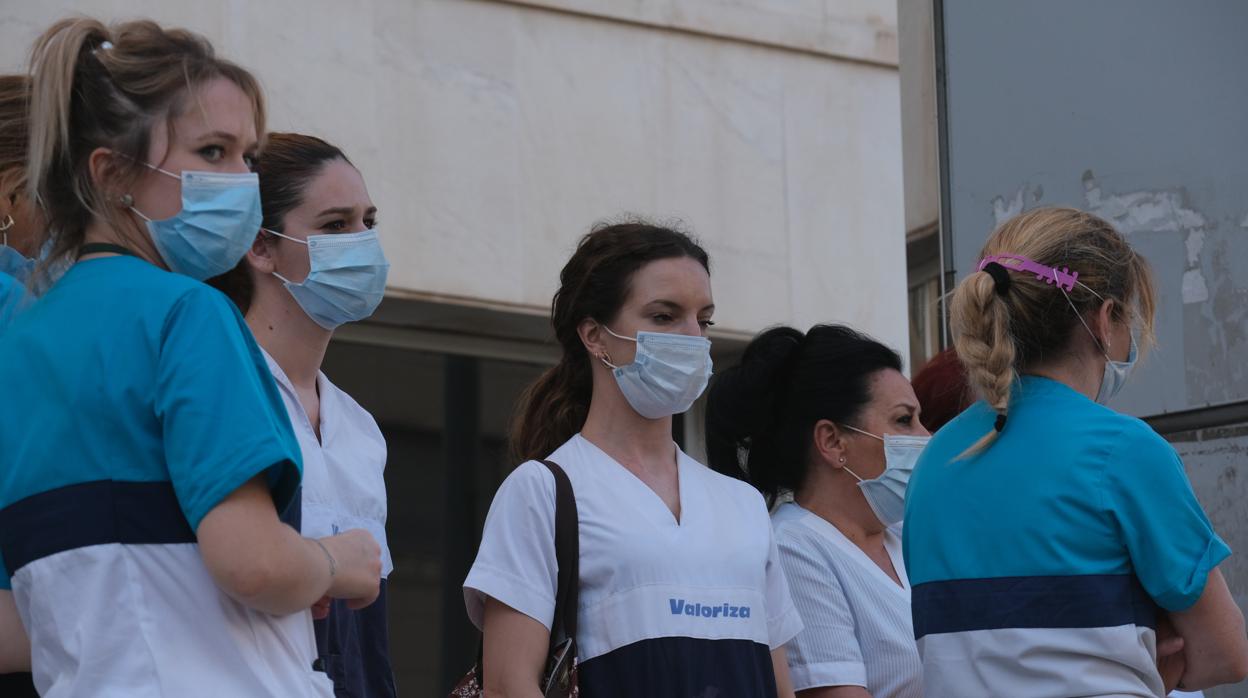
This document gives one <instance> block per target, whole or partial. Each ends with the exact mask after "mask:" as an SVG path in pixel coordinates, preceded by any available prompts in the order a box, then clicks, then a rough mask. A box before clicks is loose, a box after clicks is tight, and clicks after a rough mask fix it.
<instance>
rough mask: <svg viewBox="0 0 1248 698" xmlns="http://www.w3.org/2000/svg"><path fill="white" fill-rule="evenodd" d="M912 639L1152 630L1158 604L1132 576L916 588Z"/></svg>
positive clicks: (931, 584)
mask: <svg viewBox="0 0 1248 698" xmlns="http://www.w3.org/2000/svg"><path fill="white" fill-rule="evenodd" d="M910 603H911V609H912V612H913V614H914V637H915V639H916V640H917V639H920V638H922V637H923V636H925V635H936V634H940V633H961V632H970V631H973V630H999V629H1003V628H1113V627H1117V626H1120V625H1136V626H1140V627H1148V628H1156V627H1157V605H1156V604H1155V603H1154V602H1153V600H1152V598H1151V597H1149V595H1148V593H1147V592H1145V591H1144V588H1143V587H1142V586H1140V582H1139V580H1138V579H1136V577H1135V575H1133V574H1099V575H1098V574H1090V575H1075V576H1051V577H996V578H991V579H959V580H953V581H946V582H928V583H925V584H917V585H915V587H914V589H913V590H912V592H911V596H910Z"/></svg>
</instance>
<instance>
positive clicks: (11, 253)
mask: <svg viewBox="0 0 1248 698" xmlns="http://www.w3.org/2000/svg"><path fill="white" fill-rule="evenodd" d="M12 227H13V219H12V218H11V217H6V220H5V224H0V231H3V232H0V235H2V236H3V237H2V238H0V239H2V240H3V242H2V243H0V274H8V275H9V276H11V277H13V278H15V279H17V280H18V281H20V282H21V283H26V282H27V281H29V280H30V275H31V273H32V272H33V271H34V270H35V260H33V259H31V258H30V257H27V256H26V255H24V254H22V253H21V252H18V251H17V250H16V249H14V248H12V247H9V233H8V230H9V228H12Z"/></svg>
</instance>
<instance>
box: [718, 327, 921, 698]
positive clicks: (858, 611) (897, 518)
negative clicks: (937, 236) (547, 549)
mask: <svg viewBox="0 0 1248 698" xmlns="http://www.w3.org/2000/svg"><path fill="white" fill-rule="evenodd" d="M919 411H920V410H919V402H918V400H917V399H916V398H915V396H914V390H913V389H912V388H911V387H910V382H909V381H908V380H906V377H905V376H903V375H902V374H901V357H900V356H898V354H897V352H895V351H893V350H892V349H890V348H888V347H886V346H884V345H883V344H880V343H879V342H877V341H875V340H873V339H871V338H869V337H866V336H864V335H862V334H860V333H858V332H856V331H854V330H852V329H850V328H848V327H844V326H840V325H817V326H815V327H812V328H811V329H810V331H809V332H807V333H805V334H803V333H802V332H801V331H799V330H796V329H793V328H791V327H776V328H773V329H770V330H767V331H766V332H764V333H762V334H761V335H759V336H758V337H756V338H755V339H754V341H752V342H750V345H749V346H748V347H746V350H745V355H744V357H743V358H742V359H741V362H740V363H739V364H738V365H736V366H733V367H731V368H729V369H727V370H725V371H723V372H722V373H720V374H719V375H717V376H716V378H715V380H714V381H712V382H711V387H710V393H709V396H708V404H707V416H706V434H707V450H708V456H709V458H710V462H711V466H712V467H714V468H715V469H716V470H718V471H720V472H723V473H728V474H732V475H735V476H737V477H740V478H742V479H745V480H747V481H749V482H750V483H751V484H753V485H754V486H755V487H756V488H758V489H759V490H760V491H761V492H762V493H763V494H764V495H765V496H766V497H767V499H768V501H769V502H771V503H773V504H774V503H776V502H777V501H782V503H781V504H780V505H779V506H778V507H777V508H776V509H775V512H774V513H773V514H772V524H773V526H774V528H775V536H776V543H777V545H778V546H779V549H780V561H781V564H782V565H783V567H784V571H785V575H786V577H787V578H788V581H789V585H790V590H791V593H792V595H793V601H794V603H795V604H796V605H797V609H798V612H799V613H800V614H801V616H802V622H803V624H804V625H805V630H803V631H802V632H801V633H799V634H798V636H797V637H796V638H794V639H793V640H792V641H790V643H789V645H788V650H789V651H788V661H789V673H790V676H791V678H792V681H793V688H794V689H795V690H796V691H797V694H798V696H801V697H802V698H918V697H919V696H922V694H923V684H922V664H921V663H920V660H919V655H918V651H917V649H916V647H915V643H914V634H913V630H912V625H911V620H910V584H909V582H908V580H907V578H906V570H905V565H904V563H903V561H902V550H901V529H900V522H901V519H902V515H903V513H904V504H905V492H906V484H907V482H908V480H909V477H910V471H911V469H912V468H913V466H914V462H915V460H916V459H917V458H918V454H919V452H920V451H921V450H922V449H923V446H924V445H925V444H926V442H927V438H928V432H927V430H926V429H924V428H923V425H922V424H921V423H920V422H919Z"/></svg>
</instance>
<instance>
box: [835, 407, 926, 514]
mask: <svg viewBox="0 0 1248 698" xmlns="http://www.w3.org/2000/svg"><path fill="white" fill-rule="evenodd" d="M844 426H845V427H846V428H848V429H852V430H853V431H856V432H858V433H859V434H865V435H867V436H870V437H871V438H873V439H879V440H880V441H883V442H884V472H882V473H880V476H879V477H875V478H872V479H870V480H863V479H862V478H860V477H858V475H857V474H856V473H854V471H852V470H850V469H849V468H848V467H846V466H842V467H844V468H845V472H847V473H849V474H850V475H853V476H854V479H855V480H857V481H858V488H859V489H861V490H862V496H863V497H864V498H866V500H867V504H868V505H869V506H870V507H871V511H873V512H875V518H877V519H879V520H880V523H882V524H884V525H885V526H893V525H896V524H898V523H901V520H902V519H903V518H905V515H906V488H907V487H909V485H910V475H911V474H912V473H913V472H914V465H915V463H917V462H918V460H919V455H920V454H922V453H923V449H924V448H925V447H926V446H927V442H928V441H930V440H931V437H930V436H902V435H898V434H885V435H884V436H876V435H875V434H872V433H871V432H869V431H863V430H862V429H858V428H856V427H851V426H849V425H848V424H846V425H844Z"/></svg>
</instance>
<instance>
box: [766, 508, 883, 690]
mask: <svg viewBox="0 0 1248 698" xmlns="http://www.w3.org/2000/svg"><path fill="white" fill-rule="evenodd" d="M780 560H781V563H782V564H783V565H784V571H785V574H787V575H788V578H789V584H790V585H792V589H793V602H794V604H796V606H797V611H798V613H799V614H800V615H801V618H802V623H803V624H804V625H805V626H806V627H805V629H803V630H802V631H801V632H800V633H798V635H797V637H795V638H793V640H792V641H791V642H790V643H789V646H788V657H789V676H790V677H791V678H792V680H793V688H794V690H797V691H804V690H807V689H811V688H819V687H821V686H862V687H864V688H865V687H866V685H867V667H866V664H865V662H864V661H863V656H862V649H861V647H860V646H859V645H858V640H857V633H856V632H855V625H854V614H853V611H852V610H851V609H850V607H849V602H848V600H847V599H846V598H845V591H844V588H843V587H842V586H841V583H840V581H839V580H838V579H837V576H836V573H835V572H834V570H833V569H832V566H831V564H830V561H829V559H828V557H827V556H826V555H824V554H823V553H822V551H821V550H820V548H819V545H818V543H817V542H816V541H815V540H812V539H811V537H808V536H805V535H802V533H801V531H800V530H799V531H796V532H786V533H785V534H784V535H782V536H781V538H780Z"/></svg>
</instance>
